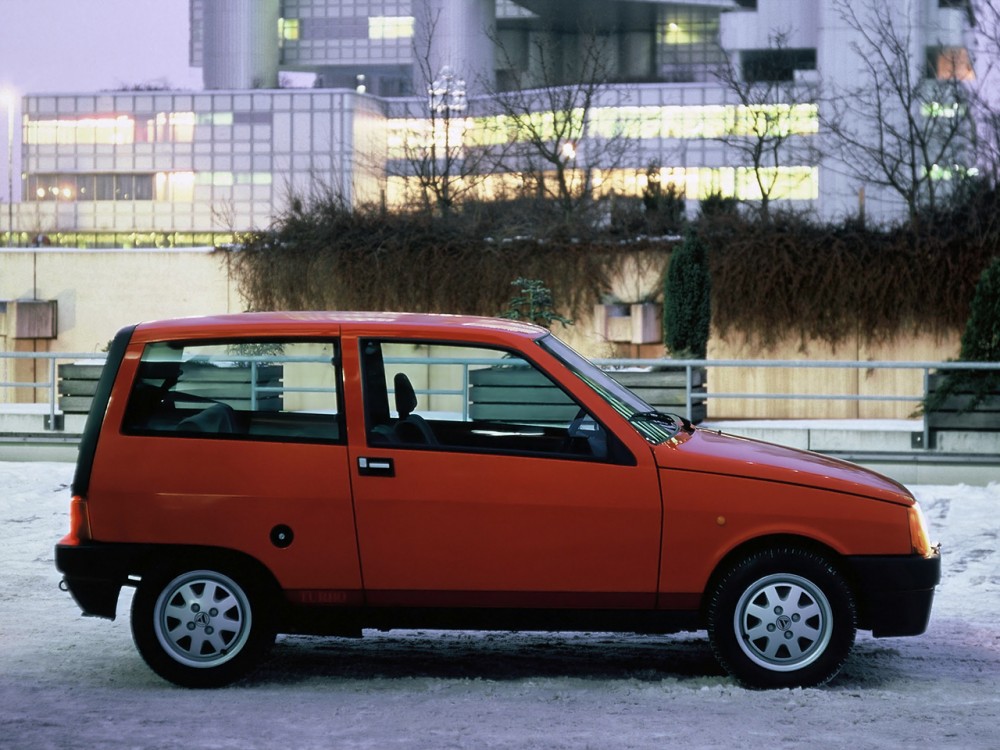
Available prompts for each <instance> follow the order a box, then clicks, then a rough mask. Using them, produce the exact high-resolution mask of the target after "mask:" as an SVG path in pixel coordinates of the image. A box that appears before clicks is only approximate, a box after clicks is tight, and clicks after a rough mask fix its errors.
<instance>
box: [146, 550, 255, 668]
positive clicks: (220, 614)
mask: <svg viewBox="0 0 1000 750" xmlns="http://www.w3.org/2000/svg"><path fill="white" fill-rule="evenodd" d="M252 581H253V578H252V577H251V576H249V575H247V574H245V573H241V572H240V573H238V572H236V570H235V569H232V570H230V569H228V568H227V567H223V566H220V565H211V566H199V567H192V568H190V569H176V568H174V569H171V570H169V571H166V570H165V571H162V572H160V573H154V574H152V575H149V576H146V577H144V578H143V580H142V581H141V583H140V584H139V589H138V591H137V592H136V595H135V598H134V599H133V602H132V637H133V639H134V640H135V644H136V647H137V648H138V649H139V653H140V654H141V655H142V657H143V659H145V661H146V663H147V664H148V665H149V666H150V667H151V668H152V669H153V671H154V672H156V673H157V674H158V675H160V676H161V677H163V678H165V679H167V680H170V681H171V682H174V683H176V684H178V685H183V686H185V687H217V686H220V685H225V684H228V683H230V682H233V681H235V680H238V679H240V678H241V677H243V676H245V675H246V674H247V673H249V672H250V670H252V669H253V668H254V667H255V666H256V665H257V663H258V662H259V661H260V659H261V657H262V656H263V655H264V653H265V652H266V651H267V649H268V647H269V646H270V645H271V643H273V641H274V633H273V630H272V628H271V625H270V622H269V617H268V612H267V609H268V607H267V596H266V595H265V593H264V591H263V590H262V589H261V588H260V587H258V586H256V585H254V584H253V583H252Z"/></svg>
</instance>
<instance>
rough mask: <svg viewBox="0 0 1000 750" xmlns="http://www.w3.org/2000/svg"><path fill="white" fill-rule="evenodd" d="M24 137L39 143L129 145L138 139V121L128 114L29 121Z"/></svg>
mask: <svg viewBox="0 0 1000 750" xmlns="http://www.w3.org/2000/svg"><path fill="white" fill-rule="evenodd" d="M25 140H26V142H27V143H29V144H31V145H38V146H51V145H56V144H58V145H66V146H75V145H78V144H80V145H94V144H98V145H113V146H120V145H126V144H130V143H134V142H135V121H134V120H132V118H131V117H127V116H125V115H120V116H113V115H112V116H108V117H82V118H79V119H65V120H29V121H28V125H27V128H26V131H25Z"/></svg>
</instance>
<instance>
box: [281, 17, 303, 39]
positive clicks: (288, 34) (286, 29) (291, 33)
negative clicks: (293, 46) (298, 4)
mask: <svg viewBox="0 0 1000 750" xmlns="http://www.w3.org/2000/svg"><path fill="white" fill-rule="evenodd" d="M278 39H280V40H281V41H282V42H286V41H287V42H297V41H298V40H299V19H297V18H279V19H278Z"/></svg>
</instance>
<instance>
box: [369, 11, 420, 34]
mask: <svg viewBox="0 0 1000 750" xmlns="http://www.w3.org/2000/svg"><path fill="white" fill-rule="evenodd" d="M412 36H413V16H371V17H370V18H369V19H368V38H369V39H409V38H411V37H412Z"/></svg>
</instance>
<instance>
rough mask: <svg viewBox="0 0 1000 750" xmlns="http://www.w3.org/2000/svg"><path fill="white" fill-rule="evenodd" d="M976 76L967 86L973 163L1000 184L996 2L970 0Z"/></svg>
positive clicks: (999, 41)
mask: <svg viewBox="0 0 1000 750" xmlns="http://www.w3.org/2000/svg"><path fill="white" fill-rule="evenodd" d="M970 10H971V12H972V14H973V17H974V19H975V22H976V31H975V37H976V41H977V45H976V53H977V54H976V67H977V70H976V77H975V81H974V83H972V84H971V85H970V86H969V90H970V92H971V106H972V109H973V117H974V119H975V122H976V135H977V141H976V155H977V157H978V158H977V166H978V167H979V168H980V170H982V171H984V172H985V175H984V176H985V177H986V179H987V180H988V181H989V183H990V184H991V185H994V186H996V185H998V184H1000V59H998V58H997V51H998V50H1000V4H997V3H996V1H995V0H974V1H973V2H972V4H971V7H970Z"/></svg>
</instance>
